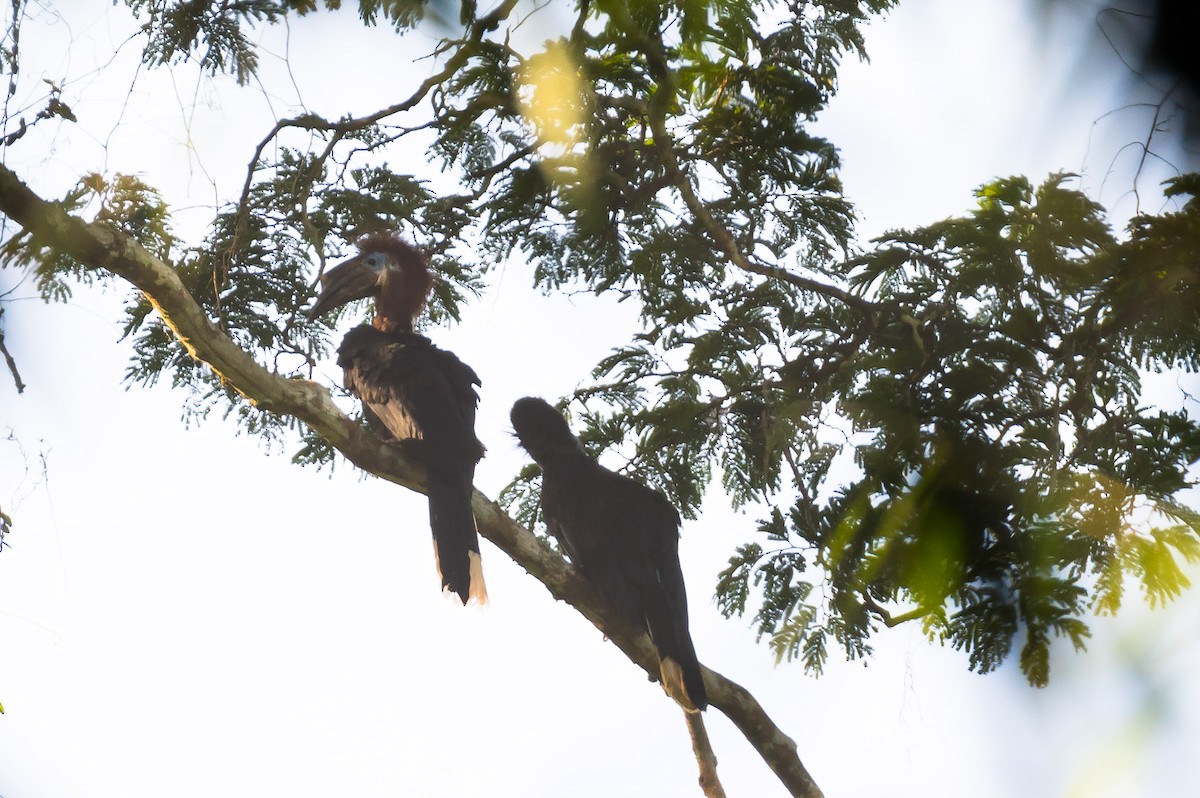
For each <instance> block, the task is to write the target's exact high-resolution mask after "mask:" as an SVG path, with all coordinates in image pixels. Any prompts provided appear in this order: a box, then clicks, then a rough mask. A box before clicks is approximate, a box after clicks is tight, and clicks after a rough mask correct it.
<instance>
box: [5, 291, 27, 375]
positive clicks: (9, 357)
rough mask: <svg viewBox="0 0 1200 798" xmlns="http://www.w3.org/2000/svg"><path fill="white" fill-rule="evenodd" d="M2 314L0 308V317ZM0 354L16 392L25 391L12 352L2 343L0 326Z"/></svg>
mask: <svg viewBox="0 0 1200 798" xmlns="http://www.w3.org/2000/svg"><path fill="white" fill-rule="evenodd" d="M3 316H4V308H0V318H3ZM0 355H4V362H5V363H7V364H8V371H9V373H11V374H12V378H13V382H14V383H16V385H17V393H25V383H23V382H21V372H19V371H17V361H15V360H13V356H12V353H10V352H9V351H8V346H7V345H6V344H5V343H4V329H3V328H0Z"/></svg>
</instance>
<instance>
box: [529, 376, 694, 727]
mask: <svg viewBox="0 0 1200 798" xmlns="http://www.w3.org/2000/svg"><path fill="white" fill-rule="evenodd" d="M511 419H512V425H513V429H514V430H515V431H516V433H517V438H518V439H519V440H520V441H521V445H522V446H523V447H525V451H527V452H529V455H530V457H532V458H533V459H534V461H535V462H537V464H538V465H539V466H541V469H542V513H543V515H544V517H545V520H546V526H547V528H548V529H549V531H550V534H552V535H553V536H554V537H555V538H556V539H557V540H558V542H559V544H560V545H561V546H562V547H563V549H564V550H565V551H566V553H567V556H569V557H570V558H571V562H573V563H574V564H575V566H576V567H577V568H578V569H579V570H580V571H581V572H582V573H583V575H584V577H585V578H586V579H587V580H588V581H589V582H590V583H591V584H592V586H593V587H594V588H595V589H596V592H597V593H598V594H599V595H600V597H601V598H602V599H603V600H604V601H605V602H606V603H607V604H608V605H609V606H611V607H612V608H613V609H614V610H616V611H617V613H619V615H620V617H621V618H622V619H624V621H625V622H627V623H630V624H633V625H636V626H638V627H641V628H644V629H646V630H647V631H648V632H649V633H650V639H651V640H652V641H653V642H654V647H655V648H656V649H657V650H658V660H659V664H660V675H661V678H662V684H663V687H664V688H665V689H666V691H667V693H668V694H669V695H670V696H671V697H672V698H674V699H675V700H676V701H677V702H678V703H679V704H680V705H681V706H683V707H684V708H685V709H687V710H689V711H692V712H696V711H699V710H702V709H704V708H705V707H707V706H708V696H707V694H706V693H705V690H704V679H703V677H702V675H701V671H700V663H699V661H698V660H697V659H696V650H695V648H694V647H693V645H692V636H691V633H690V632H689V631H688V614H687V595H686V593H685V591H684V585H683V571H682V569H681V568H680V567H679V523H680V522H679V513H678V512H677V511H676V510H675V508H674V507H673V506H671V503H670V502H669V501H667V498H666V497H665V496H663V495H662V494H661V493H659V492H658V491H656V490H652V489H650V488H648V487H646V486H645V485H642V484H641V483H639V482H636V481H634V480H632V479H630V478H629V477H625V476H622V475H620V474H616V473H614V472H612V471H609V470H608V469H607V468H605V467H604V466H602V465H600V464H599V463H597V462H596V461H595V460H593V459H592V458H590V457H588V456H587V454H585V453H584V451H583V448H582V447H581V446H580V444H579V440H578V439H577V438H576V437H575V436H574V435H572V434H571V430H570V427H568V426H567V422H566V420H565V419H564V418H563V417H562V415H561V414H560V413H559V412H558V411H557V410H555V409H554V408H553V407H551V406H550V405H549V404H548V403H546V402H545V401H544V400H542V399H536V398H533V397H526V398H524V399H518V400H517V402H516V404H514V405H513V407H512V414H511Z"/></svg>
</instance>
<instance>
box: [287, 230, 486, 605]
mask: <svg viewBox="0 0 1200 798" xmlns="http://www.w3.org/2000/svg"><path fill="white" fill-rule="evenodd" d="M358 250H359V252H358V254H357V255H355V256H354V257H353V258H350V259H349V260H347V261H345V262H343V263H340V264H338V265H337V266H335V267H333V268H332V269H330V270H329V271H328V272H326V273H325V275H324V276H322V277H321V286H322V291H321V295H320V296H318V297H317V300H316V302H315V303H314V304H313V307H312V309H311V310H310V311H309V316H310V318H314V319H315V318H317V317H318V316H321V315H322V314H324V313H326V312H328V311H329V310H331V309H333V308H335V307H338V306H340V305H344V304H345V303H347V302H350V301H353V300H356V299H365V298H367V297H373V298H374V300H375V319H374V321H373V323H372V324H370V325H366V324H364V325H361V326H359V327H355V328H354V329H352V330H351V331H350V332H348V333H347V334H346V337H345V338H344V339H343V340H342V343H341V346H339V347H338V358H337V362H338V365H339V366H341V367H342V370H343V372H344V375H345V386H346V389H347V390H349V391H350V393H352V394H354V395H355V396H357V397H358V398H359V399H361V400H362V403H363V415H364V416H365V417H366V418H367V421H368V422H369V423H370V424H371V426H372V428H373V429H375V430H376V432H377V433H378V434H380V435H381V436H382V437H389V438H390V439H392V440H393V441H395V443H397V444H398V445H400V446H401V447H402V448H403V450H404V452H405V453H406V454H407V455H409V456H411V457H412V458H413V459H415V460H416V461H417V462H419V463H421V464H422V465H424V466H425V469H426V473H427V480H426V483H427V489H428V491H429V525H430V527H431V528H432V530H433V550H434V557H435V559H436V564H437V569H438V574H439V576H440V577H441V580H442V588H443V590H446V591H450V592H452V593H454V594H456V595H457V596H458V597H459V598H460V599H461V600H462V602H463V603H464V604H465V603H467V602H469V601H471V600H475V601H478V602H479V603H481V604H483V603H486V602H487V588H486V587H485V585H484V581H483V569H482V567H481V561H480V558H479V534H478V531H477V530H476V527H475V516H474V514H473V513H472V512H471V493H472V491H473V484H474V479H475V464H476V463H478V462H479V460H480V458H482V457H483V451H484V450H483V444H481V443H480V442H479V439H478V438H476V437H475V408H476V405H477V404H478V403H479V395H478V394H477V393H476V392H475V386H477V385H479V384H480V382H479V377H478V376H476V374H475V372H474V371H473V370H472V369H471V367H470V366H467V365H466V364H465V363H463V362H462V361H461V360H459V359H458V358H457V357H455V356H454V355H453V354H452V353H450V352H447V351H445V350H443V349H438V348H437V347H436V346H434V345H433V343H431V342H430V340H429V339H428V338H426V337H425V336H423V335H418V334H417V333H415V332H413V321H414V320H415V319H416V318H417V316H419V315H420V313H421V310H422V309H423V308H424V307H425V302H426V299H427V298H428V296H429V291H430V289H431V288H432V286H433V274H432V273H431V272H430V269H429V264H428V262H427V260H426V258H425V256H424V255H423V254H422V253H421V252H420V251H419V250H417V249H416V248H415V247H413V246H411V245H409V244H407V243H406V242H404V241H403V240H402V239H400V238H399V237H398V236H396V235H394V234H391V233H377V234H373V235H370V236H367V237H365V238H363V239H362V240H360V241H359V242H358Z"/></svg>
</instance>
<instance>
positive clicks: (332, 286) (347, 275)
mask: <svg viewBox="0 0 1200 798" xmlns="http://www.w3.org/2000/svg"><path fill="white" fill-rule="evenodd" d="M378 283H379V275H378V274H376V273H375V272H374V271H372V270H371V269H370V268H368V267H367V265H366V264H365V263H363V261H362V259H361V258H351V259H350V260H348V261H344V262H342V263H339V264H338V265H337V266H334V267H333V268H332V269H330V270H329V271H327V272H325V274H324V275H322V276H321V293H320V295H319V296H317V301H316V302H314V303H313V306H312V308H311V309H309V311H308V317H309V318H310V319H315V318H317V317H318V316H321V315H323V314H325V313H327V312H329V311H330V310H332V309H333V308H336V307H341V306H342V305H344V304H346V303H347V302H352V301H354V300H355V299H366V298H367V297H369V296H371V295H372V294H374V293H375V289H376V286H377V285H378Z"/></svg>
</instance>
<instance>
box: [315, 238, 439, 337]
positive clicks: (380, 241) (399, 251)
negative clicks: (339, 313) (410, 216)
mask: <svg viewBox="0 0 1200 798" xmlns="http://www.w3.org/2000/svg"><path fill="white" fill-rule="evenodd" d="M432 287H433V273H432V272H430V270H429V263H428V261H427V260H426V259H425V255H424V254H422V253H421V251H420V250H418V249H417V248H416V247H414V246H412V245H411V244H408V243H407V242H405V241H404V240H403V239H401V238H400V237H399V236H398V235H396V234H395V233H375V234H373V235H369V236H367V237H365V238H363V239H361V240H359V242H358V254H357V255H355V256H354V257H353V258H350V259H349V260H346V261H343V262H342V263H339V264H338V265H337V266H334V267H333V268H332V269H330V270H329V271H327V272H325V274H324V275H322V276H321V294H320V296H318V297H317V301H316V302H314V303H313V306H312V308H311V309H310V310H309V311H308V316H309V318H310V319H315V318H317V317H319V316H321V315H323V314H325V313H327V312H329V311H330V310H332V309H333V308H336V307H340V306H342V305H344V304H346V303H347V302H352V301H354V300H356V299H366V298H367V297H373V298H374V299H375V324H376V326H377V327H382V328H385V329H386V328H400V329H405V330H410V331H411V330H412V324H413V320H414V319H416V317H417V316H418V315H420V313H421V310H422V309H423V308H424V307H425V300H426V299H427V298H428V297H429V290H430V289H431V288H432Z"/></svg>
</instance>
